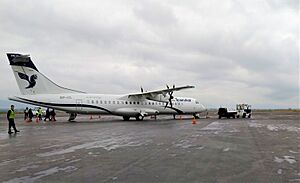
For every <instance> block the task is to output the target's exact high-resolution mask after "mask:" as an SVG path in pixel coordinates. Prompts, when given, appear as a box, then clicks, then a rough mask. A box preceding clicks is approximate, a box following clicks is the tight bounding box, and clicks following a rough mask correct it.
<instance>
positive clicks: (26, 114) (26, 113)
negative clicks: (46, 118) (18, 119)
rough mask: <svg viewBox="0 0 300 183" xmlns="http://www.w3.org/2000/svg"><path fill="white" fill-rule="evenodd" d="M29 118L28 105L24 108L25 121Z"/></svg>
mask: <svg viewBox="0 0 300 183" xmlns="http://www.w3.org/2000/svg"><path fill="white" fill-rule="evenodd" d="M27 118H28V107H26V109H25V110H24V121H26V120H27Z"/></svg>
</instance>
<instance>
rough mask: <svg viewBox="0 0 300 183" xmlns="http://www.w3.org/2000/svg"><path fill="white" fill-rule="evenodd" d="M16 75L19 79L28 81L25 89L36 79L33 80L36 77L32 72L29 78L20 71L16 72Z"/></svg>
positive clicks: (31, 85)
mask: <svg viewBox="0 0 300 183" xmlns="http://www.w3.org/2000/svg"><path fill="white" fill-rule="evenodd" d="M18 75H19V77H20V78H21V79H24V80H26V81H27V82H28V86H27V87H26V88H25V89H28V88H33V87H34V86H35V85H36V81H35V80H36V79H37V75H36V74H33V75H32V76H30V78H29V76H28V75H26V74H23V73H20V72H18Z"/></svg>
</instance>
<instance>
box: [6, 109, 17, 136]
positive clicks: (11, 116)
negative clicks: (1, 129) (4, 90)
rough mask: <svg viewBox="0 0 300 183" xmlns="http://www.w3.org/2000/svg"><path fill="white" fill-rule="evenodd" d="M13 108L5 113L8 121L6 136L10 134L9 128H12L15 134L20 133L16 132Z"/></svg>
mask: <svg viewBox="0 0 300 183" xmlns="http://www.w3.org/2000/svg"><path fill="white" fill-rule="evenodd" d="M14 108H15V106H14V105H11V106H10V109H9V110H8V112H7V120H8V134H12V132H11V127H13V129H14V131H15V133H17V132H20V131H19V130H17V128H16V125H15V110H14Z"/></svg>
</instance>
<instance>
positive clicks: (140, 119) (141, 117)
mask: <svg viewBox="0 0 300 183" xmlns="http://www.w3.org/2000/svg"><path fill="white" fill-rule="evenodd" d="M135 119H136V120H137V121H143V119H144V116H142V115H140V114H139V115H137V116H136V117H135Z"/></svg>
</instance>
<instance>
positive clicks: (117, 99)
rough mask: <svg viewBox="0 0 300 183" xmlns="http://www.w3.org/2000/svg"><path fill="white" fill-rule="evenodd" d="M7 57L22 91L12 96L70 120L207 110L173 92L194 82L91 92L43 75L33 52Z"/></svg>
mask: <svg viewBox="0 0 300 183" xmlns="http://www.w3.org/2000/svg"><path fill="white" fill-rule="evenodd" d="M7 57H8V60H9V63H10V65H11V68H12V70H13V73H14V75H15V78H16V80H17V84H18V86H19V89H20V91H21V94H22V95H19V96H12V97H9V99H10V100H13V101H17V102H22V103H27V104H32V105H37V106H43V107H49V108H53V109H56V110H61V111H65V112H67V113H69V114H70V118H69V121H72V120H74V119H75V118H76V116H77V114H99V115H104V114H110V115H118V116H123V119H124V120H125V121H127V120H129V119H130V118H131V117H135V118H136V120H137V121H140V120H143V119H144V117H145V116H150V115H159V114H171V115H174V116H175V115H176V114H191V115H194V116H195V117H196V116H197V115H198V114H199V113H200V112H203V111H204V110H205V107H204V106H203V105H202V104H200V102H199V101H197V100H196V99H193V98H189V97H174V96H173V92H174V91H179V90H184V89H188V88H194V86H189V85H187V86H181V87H175V85H173V86H172V87H169V86H168V85H167V88H166V89H162V90H155V91H145V92H144V90H143V88H141V91H140V92H139V93H132V94H125V95H108V94H89V93H85V92H82V91H77V90H72V89H68V88H65V87H61V86H59V85H57V84H55V83H54V82H53V81H51V80H50V79H48V78H47V77H46V76H45V75H43V74H42V73H41V72H39V70H38V69H37V68H36V66H35V65H34V64H33V62H32V60H31V58H30V56H29V55H22V54H19V53H7Z"/></svg>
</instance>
